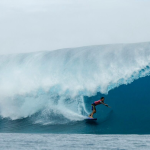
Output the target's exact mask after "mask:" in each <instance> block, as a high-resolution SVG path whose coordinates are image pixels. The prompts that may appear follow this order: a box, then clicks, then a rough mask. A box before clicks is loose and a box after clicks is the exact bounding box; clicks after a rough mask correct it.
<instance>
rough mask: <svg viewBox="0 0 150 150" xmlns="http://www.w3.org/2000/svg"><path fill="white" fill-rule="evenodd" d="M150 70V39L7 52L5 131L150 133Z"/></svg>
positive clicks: (0, 65) (2, 101) (0, 99)
mask: <svg viewBox="0 0 150 150" xmlns="http://www.w3.org/2000/svg"><path fill="white" fill-rule="evenodd" d="M149 75H150V43H137V44H115V45H101V46H89V47H81V48H72V49H69V48H68V49H62V50H56V51H45V52H36V53H27V54H13V55H2V56H0V132H1V133H57V134H62V133H63V134H69V133H74V134H150V117H149V114H150V109H149V106H150V100H149V99H150V92H149V89H150V76H149ZM101 96H104V97H105V103H108V104H109V105H110V106H111V108H108V107H105V106H103V105H99V106H97V113H96V114H95V115H94V117H96V118H97V119H98V120H97V121H86V120H85V118H86V117H87V116H88V114H89V113H90V112H91V103H93V102H94V101H96V100H98V99H99V98H100V97H101Z"/></svg>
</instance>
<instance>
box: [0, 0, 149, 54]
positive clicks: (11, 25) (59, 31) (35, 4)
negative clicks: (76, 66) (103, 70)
mask: <svg viewBox="0 0 150 150" xmlns="http://www.w3.org/2000/svg"><path fill="white" fill-rule="evenodd" d="M146 41H150V0H0V54H10V53H23V52H33V51H43V50H55V49H61V48H68V47H80V46H87V45H101V44H111V43H134V42H146Z"/></svg>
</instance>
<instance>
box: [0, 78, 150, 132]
mask: <svg viewBox="0 0 150 150" xmlns="http://www.w3.org/2000/svg"><path fill="white" fill-rule="evenodd" d="M101 96H104V97H105V103H107V104H109V105H110V106H111V108H107V107H105V106H102V105H99V106H97V113H96V114H95V115H94V117H96V118H97V119H98V120H97V121H85V120H81V121H71V122H68V123H66V124H48V125H43V124H34V123H33V118H36V114H34V115H32V116H30V117H27V118H25V119H17V120H11V119H8V118H4V119H2V118H1V119H0V132H11V133H86V134H150V77H149V76H147V77H144V78H140V79H138V80H136V81H134V82H132V83H131V84H128V85H121V86H119V87H118V88H115V89H113V90H111V91H109V93H108V94H107V95H102V94H100V93H97V95H96V96H92V97H84V102H85V106H86V108H87V110H88V111H89V112H90V109H91V105H90V104H91V103H93V101H95V100H98V99H99V98H100V97H101ZM18 113H19V112H18Z"/></svg>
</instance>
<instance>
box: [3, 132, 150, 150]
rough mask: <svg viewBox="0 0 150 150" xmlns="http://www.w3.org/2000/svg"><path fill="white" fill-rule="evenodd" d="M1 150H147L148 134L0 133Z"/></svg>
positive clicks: (149, 139)
mask: <svg viewBox="0 0 150 150" xmlns="http://www.w3.org/2000/svg"><path fill="white" fill-rule="evenodd" d="M0 148H1V149H3V150H8V149H9V150H16V149H18V150H30V149H31V150H46V149H49V150H51V149H56V150H57V149H58V150H59V149H61V150H66V149H67V150H79V149H81V150H91V149H99V150H109V149H111V150H129V149H132V150H137V149H140V150H149V149H150V135H95V134H88V135H87V134H71V135H70V134H16V133H14V134H12V133H11V134H6V133H3V134H0Z"/></svg>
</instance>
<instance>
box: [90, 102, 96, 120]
mask: <svg viewBox="0 0 150 150" xmlns="http://www.w3.org/2000/svg"><path fill="white" fill-rule="evenodd" d="M92 110H93V111H92V113H91V114H90V115H89V117H90V118H93V115H94V114H95V113H96V108H95V105H92Z"/></svg>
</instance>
